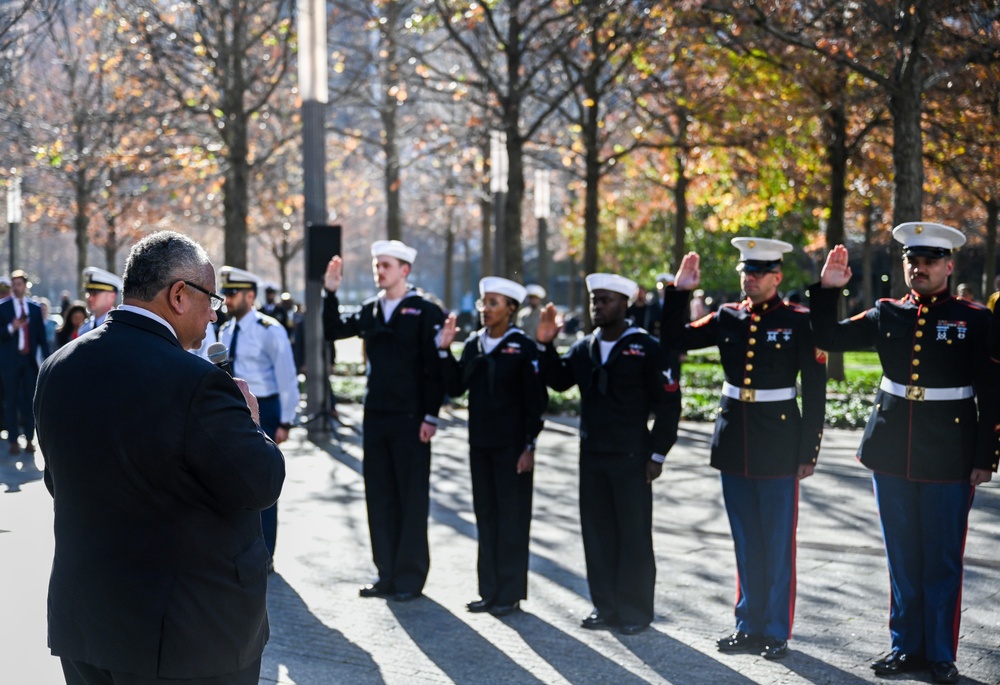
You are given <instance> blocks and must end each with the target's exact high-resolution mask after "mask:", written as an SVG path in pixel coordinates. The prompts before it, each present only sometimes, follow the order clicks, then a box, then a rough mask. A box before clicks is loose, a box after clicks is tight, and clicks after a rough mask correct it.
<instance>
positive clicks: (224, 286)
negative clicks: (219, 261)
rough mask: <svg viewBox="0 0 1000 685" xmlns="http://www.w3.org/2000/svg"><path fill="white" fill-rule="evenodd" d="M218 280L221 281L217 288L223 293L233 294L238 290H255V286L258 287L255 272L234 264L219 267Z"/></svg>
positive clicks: (258, 280) (258, 281)
mask: <svg viewBox="0 0 1000 685" xmlns="http://www.w3.org/2000/svg"><path fill="white" fill-rule="evenodd" d="M219 280H220V283H221V285H220V286H219V290H220V291H221V292H222V294H223V295H233V294H235V293H236V292H237V291H240V290H253V291H254V292H257V288H258V287H260V279H259V278H258V277H257V274H253V273H250V272H249V271H247V270H246V269H237V268H236V267H235V266H224V267H222V268H221V269H219Z"/></svg>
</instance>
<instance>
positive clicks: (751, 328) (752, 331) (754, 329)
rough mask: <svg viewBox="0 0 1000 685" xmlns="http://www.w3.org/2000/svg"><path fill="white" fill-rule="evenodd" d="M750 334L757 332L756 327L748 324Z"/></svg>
mask: <svg viewBox="0 0 1000 685" xmlns="http://www.w3.org/2000/svg"><path fill="white" fill-rule="evenodd" d="M750 332H751V333H756V332H757V327H756V326H754V325H753V324H750Z"/></svg>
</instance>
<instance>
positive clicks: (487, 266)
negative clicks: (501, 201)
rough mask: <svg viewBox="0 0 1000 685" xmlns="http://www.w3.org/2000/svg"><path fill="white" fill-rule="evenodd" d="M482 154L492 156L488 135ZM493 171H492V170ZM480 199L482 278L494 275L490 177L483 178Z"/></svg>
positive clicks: (487, 156) (482, 147)
mask: <svg viewBox="0 0 1000 685" xmlns="http://www.w3.org/2000/svg"><path fill="white" fill-rule="evenodd" d="M480 154H482V156H483V159H489V158H490V141H489V138H488V137H484V138H483V144H482V146H481V147H480ZM491 173H492V171H491ZM481 188H482V189H481V192H480V198H481V199H480V200H479V221H480V223H479V229H480V230H479V242H480V244H481V249H480V258H479V275H480V278H485V277H486V276H493V275H494V274H493V203H492V202H491V196H490V182H489V179H488V178H486V177H485V175H484V178H483V182H482V186H481Z"/></svg>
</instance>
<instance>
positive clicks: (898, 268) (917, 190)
mask: <svg viewBox="0 0 1000 685" xmlns="http://www.w3.org/2000/svg"><path fill="white" fill-rule="evenodd" d="M915 53H916V51H915V50H914V51H912V53H911V54H910V59H909V60H907V61H906V63H905V64H906V67H905V69H904V71H903V73H902V74H900V75H899V78H898V81H897V87H896V89H894V90H893V91H892V92H891V93H890V95H889V111H890V113H891V114H892V134H893V144H892V162H893V168H894V170H895V177H894V181H895V185H894V191H893V208H892V221H893V225H894V226H898V225H899V224H901V223H903V222H904V221H920V219H921V218H922V217H923V202H924V164H923V162H924V158H923V150H924V147H923V132H922V131H921V128H920V114H921V102H920V100H921V94H922V90H923V89H922V87H921V80H920V74H921V70H920V59H919V55H918V54H915ZM890 244H891V258H890V259H891V263H892V275H891V279H892V281H891V287H892V296H893V297H901V296H903V295H904V294H906V291H907V288H906V283H905V281H904V280H903V262H902V248H901V246H900V244H899V243H898V242H896V241H895V240H893V241H890Z"/></svg>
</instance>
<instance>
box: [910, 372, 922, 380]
mask: <svg viewBox="0 0 1000 685" xmlns="http://www.w3.org/2000/svg"><path fill="white" fill-rule="evenodd" d="M910 380H911V381H919V380H920V374H919V373H911V374H910Z"/></svg>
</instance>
